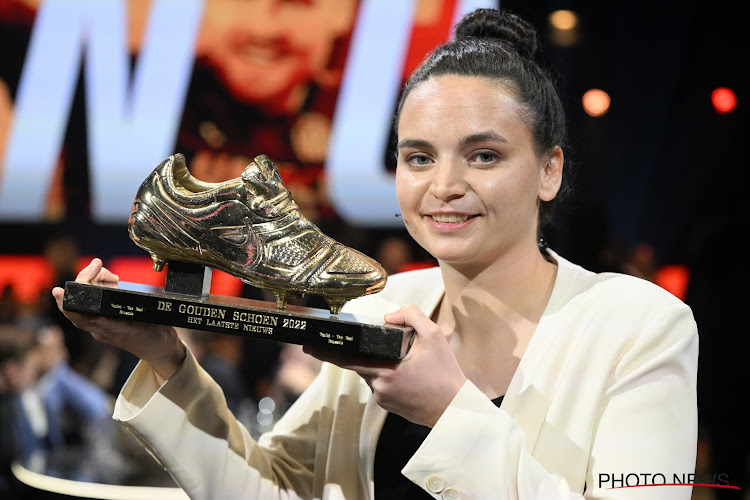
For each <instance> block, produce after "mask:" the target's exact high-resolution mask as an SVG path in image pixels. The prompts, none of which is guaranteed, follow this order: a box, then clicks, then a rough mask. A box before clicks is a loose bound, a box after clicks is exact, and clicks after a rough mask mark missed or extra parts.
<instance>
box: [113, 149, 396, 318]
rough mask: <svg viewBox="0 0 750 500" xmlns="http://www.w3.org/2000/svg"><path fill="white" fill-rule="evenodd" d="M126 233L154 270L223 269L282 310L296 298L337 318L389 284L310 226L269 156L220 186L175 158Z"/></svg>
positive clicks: (147, 189)
mask: <svg viewBox="0 0 750 500" xmlns="http://www.w3.org/2000/svg"><path fill="white" fill-rule="evenodd" d="M128 231H129V233H130V238H131V239H132V240H133V241H134V242H135V244H136V245H138V246H139V247H141V248H143V249H145V250H146V251H148V252H149V253H150V254H151V258H152V259H153V261H154V270H156V271H161V270H162V269H163V268H164V264H165V263H166V262H167V261H171V260H175V261H180V262H187V263H194V264H200V265H204V266H210V267H212V268H215V269H220V270H222V271H224V272H227V273H229V274H231V275H233V276H236V277H238V278H240V279H241V280H242V281H244V282H246V283H249V284H251V285H254V286H257V287H261V288H266V289H268V290H271V291H273V292H274V294H275V295H276V306H277V308H278V309H284V308H285V307H286V302H287V299H288V298H289V297H290V296H292V295H302V294H305V293H311V294H317V295H322V296H323V297H324V298H325V300H326V302H327V303H328V305H329V307H330V309H331V313H333V314H338V313H339V312H340V311H341V306H342V305H344V303H345V302H346V301H348V300H351V299H354V298H356V297H359V296H361V295H367V294H370V293H375V292H379V291H380V290H382V289H383V287H384V286H385V282H386V272H385V270H384V269H383V268H382V267H381V266H380V264H378V263H377V262H376V261H375V260H374V259H371V258H370V257H367V256H366V255H364V254H362V253H360V252H357V251H356V250H353V249H351V248H348V247H346V246H344V245H342V244H341V243H338V242H337V241H335V240H334V239H332V238H329V237H328V236H326V235H325V234H323V233H322V232H321V231H320V229H318V227H317V226H315V225H314V224H313V223H311V222H310V221H308V220H307V219H305V217H304V216H303V215H302V214H301V213H300V211H299V210H298V208H297V205H296V204H295V203H294V201H293V200H292V196H291V194H290V193H289V191H288V190H287V189H286V187H284V183H283V182H282V180H281V176H280V175H279V173H278V171H277V170H276V166H275V165H274V164H273V163H272V162H271V160H269V159H268V157H267V156H265V155H261V156H258V157H257V158H255V160H254V161H253V162H252V163H250V165H248V166H247V167H246V168H245V170H244V171H243V172H242V175H241V176H240V177H239V178H237V179H233V180H230V181H226V182H219V183H208V182H203V181H200V180H198V179H196V178H195V177H193V176H192V175H190V172H189V171H188V169H187V166H186V165H185V158H184V157H183V156H182V155H181V154H175V155H173V156H170V157H169V158H167V159H166V160H164V161H163V162H162V163H161V164H159V166H157V167H156V169H155V170H154V171H153V172H152V173H151V174H150V175H149V176H148V178H146V180H145V181H143V184H141V187H140V189H139V190H138V194H137V195H136V197H135V201H134V202H133V212H132V213H131V215H130V219H129V220H128Z"/></svg>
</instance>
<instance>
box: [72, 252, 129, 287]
mask: <svg viewBox="0 0 750 500" xmlns="http://www.w3.org/2000/svg"><path fill="white" fill-rule="evenodd" d="M118 281H120V277H119V276H117V275H116V274H115V273H113V272H112V271H110V270H109V269H107V268H106V267H103V264H102V260H101V259H99V258H94V259H92V260H91V262H90V263H89V265H88V266H86V267H84V268H83V269H81V272H80V273H78V276H77V277H76V282H78V283H94V284H100V283H117V282H118Z"/></svg>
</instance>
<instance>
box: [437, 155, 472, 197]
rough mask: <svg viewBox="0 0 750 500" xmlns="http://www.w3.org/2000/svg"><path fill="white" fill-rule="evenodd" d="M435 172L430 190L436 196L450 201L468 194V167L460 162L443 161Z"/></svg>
mask: <svg viewBox="0 0 750 500" xmlns="http://www.w3.org/2000/svg"><path fill="white" fill-rule="evenodd" d="M433 172H434V175H433V178H432V180H431V183H430V192H431V193H432V195H433V196H435V198H437V199H439V200H442V201H450V200H453V199H456V198H460V197H462V196H463V195H464V194H466V178H465V173H466V169H465V168H464V166H463V165H461V164H460V163H459V162H441V163H439V164H437V165H436V168H434V169H433Z"/></svg>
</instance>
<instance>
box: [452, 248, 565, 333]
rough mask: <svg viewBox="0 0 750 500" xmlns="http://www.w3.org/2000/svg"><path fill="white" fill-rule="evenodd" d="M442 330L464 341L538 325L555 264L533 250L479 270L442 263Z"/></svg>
mask: <svg viewBox="0 0 750 500" xmlns="http://www.w3.org/2000/svg"><path fill="white" fill-rule="evenodd" d="M440 268H441V271H442V274H443V282H444V283H445V295H444V297H443V300H442V302H441V304H440V307H439V310H438V319H439V323H441V326H443V328H444V329H445V328H446V327H447V331H452V332H455V333H456V334H459V335H461V336H463V337H466V336H468V335H473V334H474V333H479V332H490V331H496V330H498V329H500V330H502V329H503V328H504V327H509V328H511V329H512V328H513V326H514V325H517V324H522V323H525V324H528V323H532V324H537V323H538V322H539V319H540V318H541V316H542V313H543V312H544V309H545V307H546V305H547V302H548V301H549V297H550V294H551V293H552V287H553V286H554V282H555V277H556V275H557V266H556V264H553V263H550V262H548V261H547V260H546V259H545V258H544V256H543V255H542V254H541V253H540V252H537V251H533V252H529V251H525V252H518V253H516V254H515V255H512V254H511V255H508V256H507V257H505V258H503V259H498V260H496V261H495V262H493V263H492V264H491V265H489V266H484V267H483V268H482V269H480V270H476V269H470V268H467V267H460V266H453V265H450V264H445V263H441V265H440Z"/></svg>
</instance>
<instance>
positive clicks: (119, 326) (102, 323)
mask: <svg viewBox="0 0 750 500" xmlns="http://www.w3.org/2000/svg"><path fill="white" fill-rule="evenodd" d="M119 279H120V278H119V277H118V276H117V275H116V274H114V273H112V272H111V271H109V270H108V269H106V268H104V267H102V261H101V260H100V259H94V260H92V261H91V263H90V264H89V265H88V266H87V267H85V268H84V269H83V270H82V271H81V272H80V273H79V274H78V277H77V278H76V282H78V283H91V284H94V285H116V284H117V281H118V280H119ZM64 294H65V291H64V290H63V289H62V288H60V287H55V288H54V289H53V290H52V295H53V296H54V297H55V300H56V301H57V307H58V308H59V309H60V311H61V312H62V313H63V314H64V315H65V316H66V317H67V318H68V319H69V320H70V321H71V322H72V323H73V324H74V325H75V326H77V327H78V328H80V329H81V330H85V331H87V332H90V333H91V335H92V336H93V337H94V338H95V339H96V340H98V341H100V342H105V343H107V344H111V345H113V346H115V347H119V348H120V349H124V350H126V351H128V352H130V353H132V354H134V355H135V356H137V357H139V358H141V359H142V360H144V361H148V362H149V363H150V364H151V366H152V368H153V369H154V372H155V373H156V378H157V381H158V382H159V383H164V381H166V380H167V379H168V378H169V377H171V376H172V375H173V374H174V373H175V372H176V371H177V370H178V369H179V368H180V366H181V365H182V362H183V361H184V360H185V346H184V345H183V344H182V342H181V341H180V339H179V338H178V337H177V332H176V331H175V329H174V328H172V327H171V326H165V325H153V324H149V323H141V322H138V321H128V320H122V319H115V318H108V317H106V316H91V315H87V314H79V313H74V312H70V311H66V310H64V309H63V307H62V304H63V296H64Z"/></svg>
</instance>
